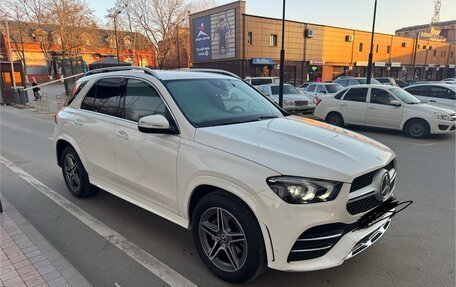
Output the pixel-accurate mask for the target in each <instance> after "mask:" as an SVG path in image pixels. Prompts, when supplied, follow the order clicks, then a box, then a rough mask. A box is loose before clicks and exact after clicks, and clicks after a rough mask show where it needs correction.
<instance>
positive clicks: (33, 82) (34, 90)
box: [32, 77, 41, 101]
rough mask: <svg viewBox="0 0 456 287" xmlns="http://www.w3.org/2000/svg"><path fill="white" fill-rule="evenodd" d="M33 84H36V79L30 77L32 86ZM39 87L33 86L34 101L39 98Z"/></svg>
mask: <svg viewBox="0 0 456 287" xmlns="http://www.w3.org/2000/svg"><path fill="white" fill-rule="evenodd" d="M35 86H38V83H37V82H36V79H35V77H32V87H35ZM40 90H41V89H40V88H38V87H35V88H33V97H34V98H35V101H37V100H39V99H41V92H40Z"/></svg>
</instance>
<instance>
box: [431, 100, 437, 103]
mask: <svg viewBox="0 0 456 287" xmlns="http://www.w3.org/2000/svg"><path fill="white" fill-rule="evenodd" d="M429 102H430V103H437V101H434V100H429Z"/></svg>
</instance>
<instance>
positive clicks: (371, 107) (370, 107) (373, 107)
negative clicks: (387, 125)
mask: <svg viewBox="0 0 456 287" xmlns="http://www.w3.org/2000/svg"><path fill="white" fill-rule="evenodd" d="M367 108H368V109H372V110H375V109H376V107H375V106H367Z"/></svg>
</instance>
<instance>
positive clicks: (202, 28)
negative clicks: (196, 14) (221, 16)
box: [193, 16, 212, 62]
mask: <svg viewBox="0 0 456 287" xmlns="http://www.w3.org/2000/svg"><path fill="white" fill-rule="evenodd" d="M193 35H194V38H195V61H197V62H199V61H209V60H211V59H212V57H211V18H210V16H206V17H201V18H197V19H194V20H193Z"/></svg>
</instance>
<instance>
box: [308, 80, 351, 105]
mask: <svg viewBox="0 0 456 287" xmlns="http://www.w3.org/2000/svg"><path fill="white" fill-rule="evenodd" d="M343 88H344V87H343V86H341V85H339V84H337V83H311V84H310V85H308V86H307V88H306V89H305V90H304V92H303V94H304V95H306V96H308V97H311V98H313V99H314V101H315V104H316V105H318V104H319V103H320V102H321V100H322V99H323V98H324V97H327V96H331V95H333V94H335V93H337V92H338V91H340V90H342V89H343Z"/></svg>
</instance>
